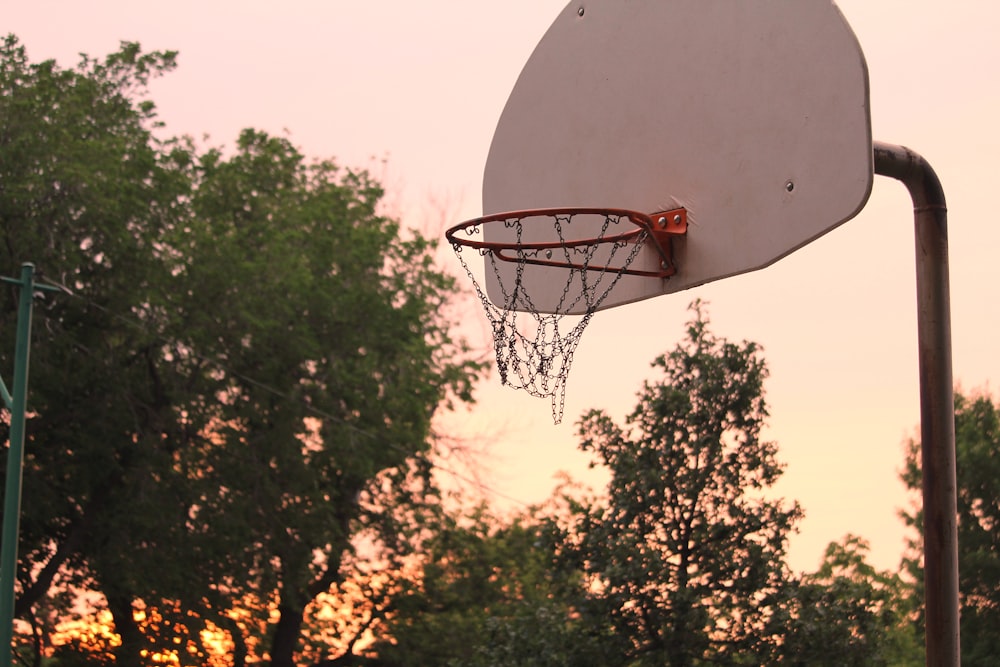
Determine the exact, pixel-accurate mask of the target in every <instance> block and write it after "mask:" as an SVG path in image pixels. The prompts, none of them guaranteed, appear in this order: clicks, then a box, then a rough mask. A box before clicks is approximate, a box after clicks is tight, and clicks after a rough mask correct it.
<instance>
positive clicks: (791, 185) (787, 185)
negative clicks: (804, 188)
mask: <svg viewBox="0 0 1000 667" xmlns="http://www.w3.org/2000/svg"><path fill="white" fill-rule="evenodd" d="M794 189H795V181H788V182H787V183H785V190H787V191H788V192H791V191H792V190H794Z"/></svg>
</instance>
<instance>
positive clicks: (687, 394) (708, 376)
mask: <svg viewBox="0 0 1000 667" xmlns="http://www.w3.org/2000/svg"><path fill="white" fill-rule="evenodd" d="M692 310H693V312H694V319H693V320H692V321H691V322H690V323H689V324H688V327H687V338H686V340H685V341H684V342H683V343H681V344H679V345H678V346H677V347H676V348H675V349H674V350H673V351H672V352H670V353H669V354H666V355H664V356H661V357H659V358H658V359H656V361H655V362H654V363H653V366H654V367H655V368H656V369H657V370H658V371H660V372H661V373H662V375H661V377H659V378H657V379H656V380H655V381H649V382H646V383H645V385H644V386H643V388H642V391H641V392H640V393H639V396H638V402H637V404H636V407H635V409H634V411H633V412H632V413H631V415H629V417H628V418H627V420H626V423H625V426H624V427H622V426H619V425H617V424H616V423H615V422H614V421H613V420H612V419H611V418H610V417H609V416H608V415H606V414H605V413H603V412H601V411H597V410H594V411H591V412H589V413H587V414H586V415H584V417H583V419H582V420H581V421H580V423H579V433H580V436H581V438H582V442H581V448H582V449H583V450H584V451H586V452H591V453H592V454H593V456H594V464H595V465H602V466H606V467H607V468H608V470H609V471H610V473H611V481H610V482H609V484H608V487H607V500H606V501H603V502H595V503H583V504H581V505H580V506H579V507H578V508H577V512H576V516H575V523H574V524H573V525H572V526H571V528H570V530H569V531H567V533H566V536H565V541H564V544H563V545H562V550H563V555H564V557H565V558H568V559H570V562H571V563H572V565H573V566H574V567H576V568H579V570H580V571H582V572H583V574H584V576H585V579H586V581H587V590H588V591H590V593H591V597H592V599H593V604H592V605H591V606H590V607H589V608H588V609H586V613H588V615H589V617H588V621H589V622H590V623H591V624H592V626H593V627H604V626H608V627H610V628H611V630H612V634H613V637H614V638H615V639H616V640H617V642H618V646H617V649H618V650H617V653H618V655H620V656H621V657H620V659H619V661H618V662H617V664H622V665H636V666H638V665H670V666H671V667H686V666H689V665H697V664H707V663H710V662H711V663H727V664H758V663H759V661H760V656H762V655H765V654H766V651H765V644H766V642H767V640H768V636H767V630H766V626H767V622H768V619H769V616H770V614H771V610H772V607H773V606H774V604H776V602H777V600H778V595H779V593H780V592H781V590H782V588H783V586H784V585H785V582H786V579H787V570H786V567H785V560H784V556H785V549H786V544H787V540H788V536H789V532H790V531H791V530H792V528H793V526H794V524H795V521H796V520H797V519H798V517H799V516H800V510H799V508H798V506H797V505H796V504H794V503H786V502H784V501H782V500H776V499H774V497H773V495H768V494H766V492H767V491H768V489H769V488H770V487H771V486H772V485H773V484H774V483H775V482H776V481H777V479H778V477H779V476H780V475H781V471H782V466H781V465H780V464H779V463H778V461H777V459H776V447H775V445H774V444H773V443H771V442H768V441H766V440H764V439H763V438H762V437H761V430H762V428H763V426H764V423H765V419H766V417H767V409H766V405H765V401H764V389H763V383H764V379H765V378H766V376H767V369H766V365H765V363H764V360H763V358H762V356H761V353H760V349H759V347H758V346H757V345H756V344H754V343H750V342H743V343H740V344H737V343H732V342H729V341H727V340H725V339H721V338H718V337H716V336H715V335H713V334H712V333H711V332H710V330H709V321H708V318H707V316H706V314H705V313H704V309H703V306H702V304H701V303H700V302H695V303H694V304H693V305H692Z"/></svg>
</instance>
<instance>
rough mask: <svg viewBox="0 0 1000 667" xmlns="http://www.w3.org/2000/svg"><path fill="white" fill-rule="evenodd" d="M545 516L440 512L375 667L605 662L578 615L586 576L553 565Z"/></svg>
mask: <svg viewBox="0 0 1000 667" xmlns="http://www.w3.org/2000/svg"><path fill="white" fill-rule="evenodd" d="M538 511H539V510H538V509H537V508H531V509H529V510H528V511H527V512H525V513H523V514H522V515H519V516H515V517H513V518H511V519H510V520H502V519H499V518H497V517H496V516H493V515H491V514H490V513H489V512H488V511H487V510H486V508H485V507H484V506H479V507H476V508H474V509H473V510H471V511H468V512H463V513H461V514H451V513H444V514H442V515H440V516H439V517H438V520H437V523H436V525H435V526H434V527H433V529H432V530H430V532H429V533H428V535H427V542H426V544H425V547H424V549H422V550H421V556H420V567H419V569H418V570H417V573H416V574H415V575H414V576H412V577H409V578H408V579H405V580H403V581H402V582H401V584H400V589H399V591H398V592H397V593H396V594H395V595H394V596H393V599H392V602H391V605H390V606H391V611H390V613H389V614H388V615H387V618H386V622H385V623H384V624H383V626H382V627H381V628H380V630H379V632H378V636H379V639H378V641H376V642H375V644H374V645H373V646H372V647H371V650H370V653H371V654H372V655H373V656H375V657H374V659H373V664H376V665H379V666H380V667H395V666H399V667H403V666H405V665H414V664H421V665H454V666H455V667H458V666H462V667H491V666H494V665H519V666H522V667H557V666H558V667H562V666H564V665H584V664H587V665H595V666H597V665H605V664H607V663H606V662H605V660H603V659H601V660H598V659H596V658H597V655H598V652H599V650H600V648H601V646H600V643H599V642H596V641H595V638H594V637H593V634H594V633H593V632H592V629H591V628H589V627H586V626H585V625H584V624H583V623H582V622H581V619H580V617H579V616H578V615H577V614H576V608H577V605H578V604H581V603H585V595H584V591H583V588H582V586H581V585H580V584H581V582H580V578H579V575H578V573H574V572H569V571H566V570H561V569H559V568H557V567H555V566H554V553H553V551H552V549H551V543H550V540H549V534H550V520H549V519H548V518H547V517H545V516H544V515H541V514H539V513H538ZM586 658H593V660H591V661H590V662H583V660H584V659H586Z"/></svg>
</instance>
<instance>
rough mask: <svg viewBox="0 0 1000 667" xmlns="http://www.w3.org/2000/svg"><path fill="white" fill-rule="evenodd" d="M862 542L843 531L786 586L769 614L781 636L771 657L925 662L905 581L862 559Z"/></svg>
mask: <svg viewBox="0 0 1000 667" xmlns="http://www.w3.org/2000/svg"><path fill="white" fill-rule="evenodd" d="M867 553H868V543H867V542H866V541H865V540H863V539H861V538H859V537H856V536H853V535H848V536H847V537H845V538H844V540H843V541H842V542H840V543H838V542H832V543H830V545H829V546H828V547H827V550H826V554H825V556H824V559H823V562H822V564H821V566H820V568H819V570H817V571H816V572H814V573H810V574H806V575H804V576H803V577H802V578H801V580H800V581H797V582H794V583H793V584H792V585H790V586H789V587H788V588H787V589H786V593H785V603H784V605H782V607H781V608H780V611H779V612H778V615H777V617H776V618H775V619H774V620H773V621H772V623H773V624H774V626H776V627H778V628H780V636H781V641H780V642H779V644H778V646H777V647H776V658H775V660H774V661H773V662H775V663H780V664H789V665H802V666H803V667H805V666H806V665H808V666H809V667H824V666H827V665H828V666H830V667H848V666H852V665H853V666H856V667H868V666H872V667H876V666H878V665H883V666H890V665H891V666H893V667H904V666H907V667H909V666H912V667H917V666H918V665H923V664H924V658H923V646H922V645H921V644H920V641H919V638H918V636H917V633H916V630H915V629H914V627H913V625H912V623H911V617H912V608H911V599H912V598H911V595H910V587H909V586H908V585H907V584H906V583H905V582H903V580H902V579H901V578H900V576H899V575H898V574H896V573H889V572H883V571H879V570H876V569H875V568H874V567H872V566H871V565H869V564H868V563H867V562H866V561H865V555H866V554H867Z"/></svg>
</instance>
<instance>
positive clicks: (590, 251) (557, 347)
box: [452, 213, 648, 424]
mask: <svg viewBox="0 0 1000 667" xmlns="http://www.w3.org/2000/svg"><path fill="white" fill-rule="evenodd" d="M545 215H547V216H548V217H552V218H553V228H554V230H555V232H556V234H557V235H558V238H559V242H560V243H562V244H563V245H562V246H561V251H562V253H563V255H564V258H565V261H566V263H567V264H573V265H575V266H577V267H579V268H571V269H567V274H568V276H567V279H566V284H565V285H564V286H563V291H562V294H561V296H560V297H559V300H558V302H557V304H556V307H555V308H554V309H553V310H554V311H555V312H553V313H540V312H539V311H538V307H537V306H536V305H535V303H534V302H533V300H532V298H531V295H530V294H528V293H527V291H526V290H525V285H524V282H523V279H524V267H525V266H526V265H527V261H526V260H527V259H529V258H530V257H535V256H537V254H538V252H539V251H538V250H531V251H526V250H523V249H521V248H520V246H521V245H522V232H523V230H524V222H523V220H524V219H522V218H518V217H513V218H509V219H507V220H504V221H503V224H504V225H506V226H507V227H508V228H509V229H513V230H514V232H515V234H516V241H517V247H518V250H517V259H516V260H514V262H515V264H516V269H515V271H514V276H513V284H512V285H507V284H505V283H504V279H503V277H504V273H505V272H504V271H502V270H501V268H500V267H501V266H508V267H509V266H510V261H506V260H501V261H500V263H498V261H497V257H496V255H495V254H494V253H493V251H491V250H489V249H482V250H480V251H479V254H480V255H482V256H483V257H484V258H485V260H486V261H485V262H484V264H486V266H487V267H489V269H492V271H493V274H494V275H495V276H496V279H497V284H498V285H499V287H500V291H501V296H502V300H503V304H502V305H499V306H498V305H496V304H494V303H493V302H492V301H491V300H490V299H489V297H488V296H487V295H486V293H485V292H484V290H483V288H482V287H481V286H480V285H479V282H478V281H477V280H476V278H475V276H474V275H473V272H472V269H471V268H470V267H469V265H468V263H467V262H466V261H465V258H464V257H463V253H462V247H463V246H462V245H461V244H459V243H452V248H453V249H454V250H455V254H456V255H457V257H458V259H459V261H460V262H461V263H462V267H463V268H464V269H465V273H466V274H467V275H468V277H469V279H470V280H471V281H472V284H473V287H474V288H475V291H476V296H477V297H479V300H480V301H481V302H482V304H483V308H484V309H485V311H486V316H487V317H488V318H489V320H490V324H491V326H492V329H493V348H494V351H495V352H496V358H497V371H498V372H499V374H500V382H501V383H502V384H504V385H507V386H510V387H513V388H515V389H524V390H525V391H527V392H528V393H529V394H531V395H532V396H536V397H539V398H551V400H552V420H553V422H554V423H556V424H558V423H559V422H561V421H562V417H563V413H564V411H565V407H566V382H567V379H568V377H569V369H570V366H571V365H572V362H573V354H574V353H575V352H576V347H577V345H579V343H580V338H581V337H582V335H583V331H584V329H586V327H587V325H588V324H590V320H591V318H592V317H593V315H594V313H595V312H597V309H598V308H599V307H600V305H601V303H603V302H604V300H605V299H606V298H607V297H608V295H609V294H610V293H611V291H612V290H613V289H614V288H615V285H617V284H618V281H619V280H621V277H622V275H624V274H623V272H624V271H625V270H626V269H627V268H628V267H629V266H630V265H631V264H632V262H633V260H635V258H636V256H637V255H638V254H639V252H640V250H641V249H642V246H643V243H644V242H645V240H646V236H647V235H648V232H645V231H643V232H642V233H641V234H640V235H639V236H638V237H636V238H635V239H633V240H632V242H631V243H629V242H626V241H620V240H619V241H614V242H613V243H611V244H610V245H611V250H610V254H609V256H608V257H607V258H606V259H605V260H603V261H602V267H601V268H594V269H590V268H589V265H590V262H591V260H593V259H594V255H595V253H596V252H597V249H598V248H599V247H601V246H602V245H603V246H607V245H608V244H607V243H604V244H601V243H600V240H601V239H603V238H604V235H605V234H606V233H607V231H608V229H609V227H611V225H618V224H621V221H622V217H623V216H620V215H617V214H606V215H605V216H604V223H603V225H602V227H601V231H600V234H599V235H598V236H597V237H596V238H595V243H593V244H590V245H586V246H574V245H569V244H568V242H567V241H566V239H565V237H564V227H569V226H571V225H572V223H573V218H574V217H575V214H571V213H560V214H545ZM525 219H526V218H525ZM480 232H481V229H480V228H479V227H473V228H471V229H470V230H469V233H470V235H471V234H473V233H480ZM626 246H631V248H630V250H629V252H628V253H627V255H626V256H625V258H624V260H623V262H622V264H621V266H620V267H618V268H615V269H611V268H608V267H609V266H611V264H612V261H613V260H614V258H615V255H616V254H618V253H619V252H620V251H621V250H622V249H623V248H625V247H626ZM553 275H555V274H554V272H553ZM575 282H578V283H579V286H580V289H579V293H578V294H575V295H574V294H573V291H572V290H573V285H574V283H575ZM605 283H606V284H605ZM581 300H582V302H583V303H582V306H583V310H582V313H581V315H580V319H579V320H578V321H577V322H576V324H575V325H574V326H573V327H572V328H571V329H570V330H569V331H567V332H564V331H563V330H562V329H561V328H560V324H561V323H562V321H563V318H564V317H566V316H567V315H568V314H569V313H570V312H571V311H573V310H578V309H579V306H580V305H581Z"/></svg>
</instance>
